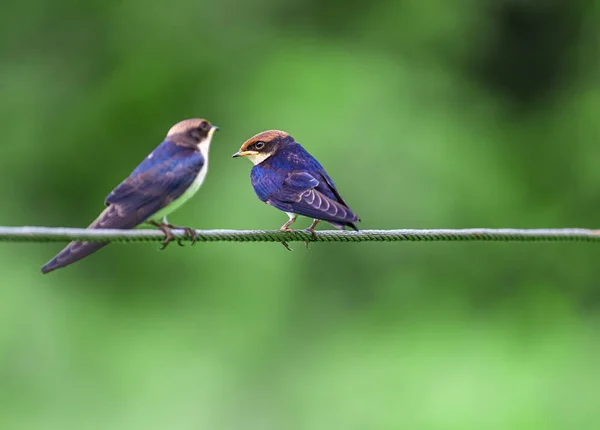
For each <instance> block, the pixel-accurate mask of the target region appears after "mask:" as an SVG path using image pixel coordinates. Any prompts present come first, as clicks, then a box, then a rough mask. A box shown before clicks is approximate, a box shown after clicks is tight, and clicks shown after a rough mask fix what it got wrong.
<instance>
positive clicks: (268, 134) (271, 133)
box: [240, 130, 289, 151]
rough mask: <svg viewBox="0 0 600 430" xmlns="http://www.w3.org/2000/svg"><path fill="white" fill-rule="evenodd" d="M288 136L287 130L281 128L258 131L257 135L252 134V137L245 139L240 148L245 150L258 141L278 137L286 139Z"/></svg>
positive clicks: (271, 139)
mask: <svg viewBox="0 0 600 430" xmlns="http://www.w3.org/2000/svg"><path fill="white" fill-rule="evenodd" d="M288 136H289V135H288V134H287V133H286V132H285V131H281V130H268V131H263V132H262V133H258V134H257V135H256V136H252V137H251V138H250V139H248V140H247V141H245V142H244V144H243V145H242V147H241V148H240V149H241V150H242V151H244V150H245V149H246V148H248V147H249V146H250V145H252V144H254V143H256V142H271V141H273V140H277V139H285V138H286V137H288Z"/></svg>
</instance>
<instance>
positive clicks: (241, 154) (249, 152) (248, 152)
mask: <svg viewBox="0 0 600 430" xmlns="http://www.w3.org/2000/svg"><path fill="white" fill-rule="evenodd" d="M248 155H258V152H257V151H238V152H236V153H235V154H233V155H232V156H231V158H238V157H247V156H248Z"/></svg>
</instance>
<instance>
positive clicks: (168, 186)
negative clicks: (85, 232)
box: [42, 119, 218, 273]
mask: <svg viewBox="0 0 600 430" xmlns="http://www.w3.org/2000/svg"><path fill="white" fill-rule="evenodd" d="M216 130H218V127H216V126H213V125H211V123H210V122H208V121H206V120H204V119H188V120H185V121H181V122H179V123H177V124H175V125H174V126H173V127H171V129H170V130H169V133H168V134H167V137H166V138H165V140H164V141H163V142H162V143H161V144H160V145H158V147H156V149H155V150H154V151H152V153H151V154H150V155H148V157H146V159H144V161H142V162H141V163H140V165H139V166H138V167H137V168H136V169H135V170H134V171H133V172H132V173H131V175H130V176H129V177H128V178H127V179H125V180H124V181H123V182H121V184H120V185H118V186H117V187H116V188H115V189H114V190H113V191H112V192H111V193H110V194H109V195H108V197H107V198H106V202H105V203H106V206H107V207H106V209H104V211H103V212H102V213H101V214H100V216H99V217H98V218H97V219H96V220H95V221H94V222H93V223H92V224H91V225H90V226H89V227H88V228H93V229H100V228H110V229H132V228H134V227H136V226H138V225H140V224H143V223H148V224H151V225H153V226H155V227H158V228H160V229H161V230H162V231H163V232H164V233H165V235H166V239H165V241H164V243H163V248H162V249H164V248H165V247H166V246H167V245H168V244H169V242H171V241H172V240H173V239H174V235H173V233H172V232H171V229H173V228H181V227H176V226H174V225H172V224H169V222H168V221H167V215H168V214H170V213H171V212H173V211H174V210H175V209H177V208H179V207H180V206H181V205H182V204H184V203H185V202H186V201H187V200H189V199H190V198H191V197H192V196H193V195H194V194H195V193H196V191H198V189H199V188H200V186H201V185H202V182H204V178H205V177H206V172H207V171H208V151H209V147H210V142H211V140H212V137H213V134H214V133H215V131H216ZM183 229H184V230H185V231H186V234H187V235H189V236H191V238H192V240H195V235H194V233H195V230H193V229H191V228H187V227H184V228H183ZM106 245H108V243H106V242H71V243H70V244H69V245H67V247H66V248H65V249H63V250H62V251H61V252H60V253H59V254H58V255H57V256H56V257H54V258H53V259H52V260H50V261H49V262H48V263H47V264H46V265H45V266H44V267H43V268H42V273H48V272H51V271H53V270H56V269H58V268H61V267H64V266H67V265H69V264H72V263H74V262H76V261H78V260H81V259H82V258H84V257H87V256H88V255H90V254H92V253H94V252H96V251H98V250H99V249H100V248H102V247H104V246H106Z"/></svg>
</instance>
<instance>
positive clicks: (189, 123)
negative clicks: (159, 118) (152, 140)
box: [167, 118, 210, 136]
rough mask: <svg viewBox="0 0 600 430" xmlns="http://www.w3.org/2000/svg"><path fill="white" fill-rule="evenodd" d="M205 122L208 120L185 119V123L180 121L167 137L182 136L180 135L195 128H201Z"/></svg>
mask: <svg viewBox="0 0 600 430" xmlns="http://www.w3.org/2000/svg"><path fill="white" fill-rule="evenodd" d="M204 121H206V120H205V119H202V118H192V119H184V120H183V121H179V122H178V123H177V124H175V125H174V126H173V127H171V129H170V130H169V132H168V133H167V136H172V135H174V134H180V133H186V132H188V131H189V130H191V129H193V128H198V127H200V124H202V123H203V122H204ZM206 122H208V121H206ZM209 124H210V122H209Z"/></svg>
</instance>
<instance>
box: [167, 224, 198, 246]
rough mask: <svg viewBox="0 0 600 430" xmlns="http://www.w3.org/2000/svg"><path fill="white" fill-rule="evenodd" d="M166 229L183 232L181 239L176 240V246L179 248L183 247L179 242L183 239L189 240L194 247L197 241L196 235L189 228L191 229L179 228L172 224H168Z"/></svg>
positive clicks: (194, 231)
mask: <svg viewBox="0 0 600 430" xmlns="http://www.w3.org/2000/svg"><path fill="white" fill-rule="evenodd" d="M167 227H169V228H170V229H173V230H183V231H184V233H185V235H184V237H183V238H181V239H177V244H178V245H179V246H183V244H182V243H181V241H182V240H183V239H190V240H191V241H192V245H194V244H195V243H196V242H197V241H198V235H197V233H196V230H195V229H193V228H191V227H179V226H176V225H173V224H168V225H167Z"/></svg>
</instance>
